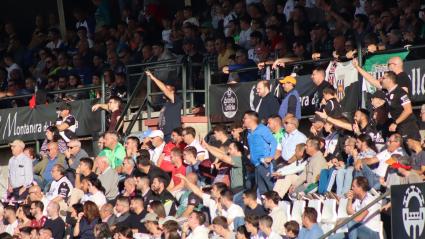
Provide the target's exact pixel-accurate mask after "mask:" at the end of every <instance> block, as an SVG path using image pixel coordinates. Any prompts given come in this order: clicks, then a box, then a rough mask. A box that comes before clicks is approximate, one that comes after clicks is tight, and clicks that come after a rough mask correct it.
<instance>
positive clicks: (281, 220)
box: [260, 191, 288, 236]
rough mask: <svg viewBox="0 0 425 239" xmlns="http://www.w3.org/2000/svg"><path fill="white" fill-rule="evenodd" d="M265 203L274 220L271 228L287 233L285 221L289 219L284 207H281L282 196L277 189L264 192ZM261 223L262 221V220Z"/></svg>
mask: <svg viewBox="0 0 425 239" xmlns="http://www.w3.org/2000/svg"><path fill="white" fill-rule="evenodd" d="M262 197H263V204H264V207H265V208H266V209H268V210H269V216H270V217H271V218H272V220H273V224H272V225H271V230H272V231H274V232H276V233H277V234H279V235H282V236H283V235H285V227H284V225H285V223H286V222H287V221H288V218H286V214H285V212H284V211H283V208H282V207H279V201H280V197H279V194H278V193H277V192H275V191H268V192H266V193H265V194H263V196H262ZM260 223H261V221H260Z"/></svg>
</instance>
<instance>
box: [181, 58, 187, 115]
mask: <svg viewBox="0 0 425 239" xmlns="http://www.w3.org/2000/svg"><path fill="white" fill-rule="evenodd" d="M186 91H187V72H186V65H185V64H183V65H182V98H183V115H186V111H187V92H186Z"/></svg>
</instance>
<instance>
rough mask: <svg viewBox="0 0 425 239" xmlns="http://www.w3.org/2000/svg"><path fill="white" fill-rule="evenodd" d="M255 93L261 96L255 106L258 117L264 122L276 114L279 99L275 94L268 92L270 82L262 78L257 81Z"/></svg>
mask: <svg viewBox="0 0 425 239" xmlns="http://www.w3.org/2000/svg"><path fill="white" fill-rule="evenodd" d="M257 94H258V96H259V97H261V99H260V102H259V103H258V105H257V107H256V110H255V111H256V112H257V113H258V117H259V118H260V120H261V121H262V122H266V121H267V119H268V118H270V116H272V115H276V114H277V112H278V111H279V101H278V100H277V98H276V96H275V95H274V94H273V93H272V92H270V83H269V82H268V81H265V80H262V81H259V82H258V83H257Z"/></svg>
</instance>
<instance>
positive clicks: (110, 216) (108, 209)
mask: <svg viewBox="0 0 425 239" xmlns="http://www.w3.org/2000/svg"><path fill="white" fill-rule="evenodd" d="M100 219H101V220H102V223H106V224H107V225H108V226H109V227H111V226H113V225H114V224H115V222H116V217H115V216H114V206H112V204H110V203H107V204H105V205H103V206H102V207H101V208H100Z"/></svg>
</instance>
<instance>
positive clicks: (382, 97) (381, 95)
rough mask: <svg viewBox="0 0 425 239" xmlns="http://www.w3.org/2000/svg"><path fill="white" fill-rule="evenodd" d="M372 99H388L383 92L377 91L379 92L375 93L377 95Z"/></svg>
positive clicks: (373, 95)
mask: <svg viewBox="0 0 425 239" xmlns="http://www.w3.org/2000/svg"><path fill="white" fill-rule="evenodd" d="M371 98H378V99H382V100H385V99H386V98H387V96H386V95H385V93H384V92H383V91H382V90H377V91H375V93H373V94H372V97H371Z"/></svg>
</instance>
